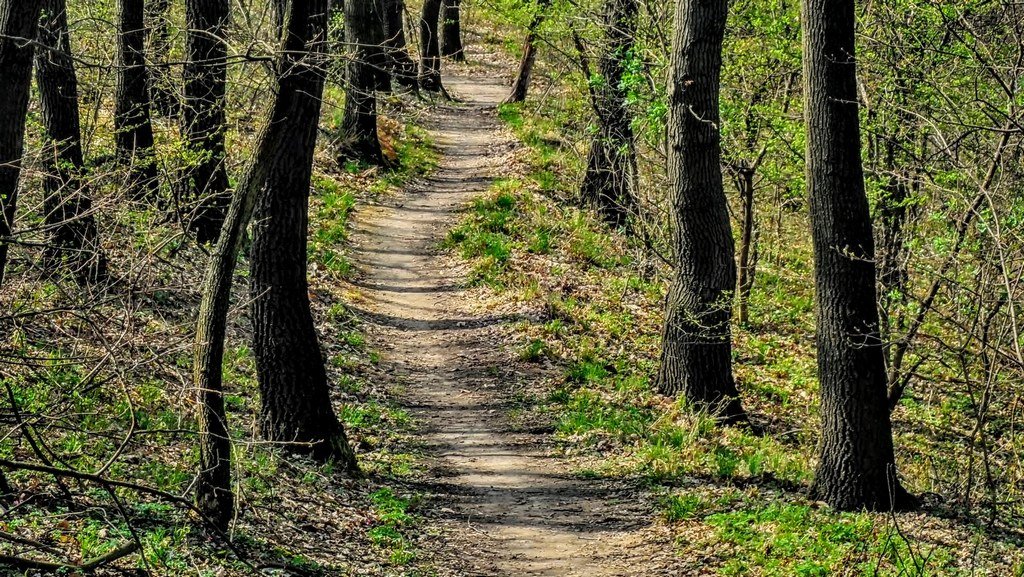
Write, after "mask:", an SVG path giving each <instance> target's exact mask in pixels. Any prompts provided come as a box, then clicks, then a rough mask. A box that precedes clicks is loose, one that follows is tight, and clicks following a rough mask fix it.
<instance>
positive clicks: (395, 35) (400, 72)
mask: <svg viewBox="0 0 1024 577" xmlns="http://www.w3.org/2000/svg"><path fill="white" fill-rule="evenodd" d="M383 6H384V48H385V50H386V53H387V57H388V67H389V69H390V71H391V75H392V77H393V78H394V79H395V82H397V83H398V85H399V86H405V87H407V88H412V89H416V88H417V87H418V86H419V84H418V82H417V79H416V62H414V61H413V59H412V57H410V56H409V47H408V45H407V42H406V39H405V21H404V18H403V15H404V14H405V0H383Z"/></svg>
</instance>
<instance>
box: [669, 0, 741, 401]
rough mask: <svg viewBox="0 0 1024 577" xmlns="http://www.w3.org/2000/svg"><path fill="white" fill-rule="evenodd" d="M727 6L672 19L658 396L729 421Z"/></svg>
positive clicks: (696, 1) (731, 285) (689, 7)
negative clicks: (721, 100)
mask: <svg viewBox="0 0 1024 577" xmlns="http://www.w3.org/2000/svg"><path fill="white" fill-rule="evenodd" d="M727 13H728V2H727V0H714V1H710V2H709V1H703V0H683V1H681V2H679V4H678V7H677V9H676V31H675V34H674V36H673V45H672V55H671V58H672V61H671V65H670V66H671V67H670V80H669V120H668V130H669V132H668V144H669V151H668V169H669V180H670V182H671V183H672V188H671V191H672V196H671V205H670V206H671V211H672V217H673V223H674V225H675V226H674V230H673V248H674V249H675V258H676V268H675V272H674V278H673V280H672V286H671V288H670V290H669V293H668V299H667V301H666V304H665V327H664V331H663V333H662V335H663V343H662V352H661V368H660V371H659V373H658V390H659V391H660V392H661V393H663V394H667V395H675V394H679V393H682V394H683V396H684V397H685V398H686V399H687V400H688V401H689V402H690V403H691V404H692V405H694V406H695V407H697V408H700V409H704V410H709V411H711V412H713V413H715V414H717V415H719V416H721V417H722V418H724V419H726V420H728V421H735V420H741V419H743V418H744V413H743V409H742V408H741V406H740V402H739V394H738V392H737V390H736V385H735V383H734V381H733V377H732V345H731V339H730V336H731V335H730V327H729V318H730V311H731V309H732V296H733V291H734V290H735V288H736V263H735V261H734V260H733V258H734V248H733V240H732V230H731V226H730V223H729V209H728V205H727V202H726V198H725V192H724V189H723V185H722V169H721V162H720V161H721V136H720V134H719V130H718V126H719V113H718V92H719V74H720V71H721V64H722V38H723V36H724V34H725V20H726V14H727Z"/></svg>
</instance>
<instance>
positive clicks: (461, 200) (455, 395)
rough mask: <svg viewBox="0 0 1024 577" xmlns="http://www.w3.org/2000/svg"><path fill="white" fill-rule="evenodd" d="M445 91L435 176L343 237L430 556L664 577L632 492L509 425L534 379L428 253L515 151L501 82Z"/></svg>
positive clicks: (433, 119) (493, 323)
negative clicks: (402, 433)
mask: <svg viewBox="0 0 1024 577" xmlns="http://www.w3.org/2000/svg"><path fill="white" fill-rule="evenodd" d="M445 82H446V85H447V87H448V89H449V90H450V91H451V92H452V93H453V94H454V95H456V96H457V97H458V98H459V99H461V100H462V102H461V103H458V104H449V105H441V106H438V107H437V108H436V109H435V110H434V111H432V112H431V113H430V115H429V118H428V123H427V128H428V129H430V130H431V132H432V136H433V138H434V140H435V142H436V143H437V145H438V146H439V148H440V152H441V154H442V158H441V161H440V166H439V168H438V170H437V171H436V172H435V173H434V174H432V175H431V176H430V177H429V178H427V179H424V180H423V181H421V182H419V183H416V184H414V185H412V186H410V187H408V190H406V191H405V192H403V193H402V194H400V195H399V196H398V197H397V198H394V199H390V200H389V201H387V202H386V204H385V206H379V207H373V208H369V209H364V210H361V211H360V212H359V214H357V216H356V221H355V226H354V231H353V235H352V247H353V249H352V250H353V255H352V256H353V261H354V262H355V263H356V265H357V266H358V268H359V269H360V273H361V278H360V280H358V281H356V282H355V283H353V284H355V285H356V288H357V289H358V291H359V293H360V298H359V299H358V300H356V301H355V302H354V303H353V305H354V307H355V309H356V310H357V313H358V314H360V315H361V316H362V318H363V320H364V322H365V323H366V324H367V325H368V328H369V331H368V332H369V337H370V345H371V346H372V347H374V348H375V349H376V350H378V351H380V353H381V365H382V367H383V371H384V374H388V375H392V376H393V378H394V379H395V380H396V382H397V384H398V385H400V387H401V390H402V393H401V397H402V402H404V403H405V404H406V406H407V407H408V409H409V410H410V411H411V412H412V414H413V416H414V418H415V419H416V420H417V422H418V423H419V424H420V427H419V430H418V431H417V434H418V437H419V439H420V440H421V441H422V442H423V444H424V445H425V446H426V450H427V453H428V454H429V455H430V456H431V458H432V460H433V466H432V467H431V471H430V473H429V476H430V478H428V479H426V482H425V483H424V485H425V486H428V487H429V492H430V493H433V495H432V497H433V499H432V502H433V503H435V505H436V507H435V509H436V510H437V511H440V513H438V515H437V518H435V519H431V523H433V524H435V525H436V526H432V527H430V528H429V529H430V530H433V531H437V533H438V536H437V537H436V538H432V539H429V540H427V545H426V547H427V548H428V549H430V551H428V553H429V554H430V556H431V557H432V558H434V560H435V561H436V563H437V565H438V570H439V571H440V574H441V575H459V576H462V575H479V576H484V575H487V576H490V575H516V576H520V575H530V576H534V575H536V576H554V575H558V576H573V575H578V576H583V575H586V576H613V575H672V574H674V573H673V572H672V571H671V570H669V569H668V567H669V566H670V565H671V563H672V545H671V544H670V543H665V542H664V540H665V539H664V534H663V533H662V532H661V531H659V530H658V529H657V528H656V527H653V526H652V523H653V518H654V513H653V512H652V510H651V509H650V506H649V504H645V503H644V500H643V499H638V498H637V493H636V490H635V489H633V488H631V487H628V486H626V485H622V486H616V484H615V483H611V482H607V481H605V482H601V481H589V480H580V479H578V478H575V477H573V475H572V474H571V467H570V466H569V464H568V463H567V462H565V460H564V459H562V458H560V457H558V456H556V455H555V454H554V453H553V452H552V450H551V446H550V442H549V435H547V434H537V433H530V432H528V431H516V430H514V429H513V428H512V426H511V425H510V423H509V419H508V417H507V405H506V403H507V401H508V400H509V393H510V391H512V390H515V389H516V388H517V387H519V386H520V385H521V384H522V381H523V380H524V379H529V378H536V375H534V376H533V377H530V373H529V372H528V371H522V370H517V369H516V367H515V361H514V360H513V359H512V356H511V355H510V354H509V352H508V351H506V350H504V349H503V348H502V346H501V335H500V331H499V326H500V324H501V323H502V322H503V321H504V320H505V319H502V318H499V317H493V316H478V315H475V314H474V313H473V312H472V307H471V306H470V303H468V302H466V300H467V299H466V293H465V289H464V284H465V283H464V280H465V279H464V278H463V275H462V273H461V272H460V271H459V270H458V268H457V267H454V266H452V265H451V262H450V261H449V260H448V259H447V258H446V257H445V256H444V255H442V254H440V251H439V250H438V245H439V243H440V242H441V240H442V239H443V238H444V235H445V233H446V231H447V230H448V228H449V227H450V226H451V225H452V223H453V222H455V221H456V219H457V217H458V212H459V209H460V208H461V207H462V206H463V205H464V204H465V203H466V202H467V201H469V200H470V199H472V198H473V197H474V196H476V195H478V194H480V193H482V192H484V191H485V190H487V189H488V187H489V185H490V183H491V182H492V181H493V179H494V178H495V177H497V176H500V175H502V174H503V173H504V172H506V171H507V170H508V169H507V165H508V162H507V161H508V158H509V153H510V151H511V150H512V149H513V148H514V146H515V144H514V142H513V141H512V139H511V138H510V137H509V136H508V135H507V134H506V133H505V132H504V131H503V130H502V128H501V127H500V125H499V121H498V119H497V117H496V112H495V107H496V105H497V103H498V102H500V100H501V99H502V98H503V97H504V96H505V94H506V93H507V91H508V87H507V86H506V85H504V84H502V83H500V82H499V81H498V80H497V79H495V78H493V77H491V78H486V77H455V78H447V79H446V80H445Z"/></svg>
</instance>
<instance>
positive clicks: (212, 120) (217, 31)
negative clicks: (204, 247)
mask: <svg viewBox="0 0 1024 577" xmlns="http://www.w3.org/2000/svg"><path fill="white" fill-rule="evenodd" d="M229 12H230V4H229V0H186V1H185V18H186V22H187V24H188V32H187V33H186V38H185V47H186V54H187V61H186V62H185V67H184V71H183V75H184V81H185V108H184V110H183V114H182V119H183V121H184V127H183V131H184V133H185V135H186V137H187V138H188V141H189V145H190V146H191V147H192V149H193V151H195V152H196V157H197V158H198V159H199V160H198V164H197V165H196V166H194V167H192V168H191V169H190V170H189V173H188V175H187V178H186V186H187V190H188V193H187V195H186V196H185V198H182V199H181V204H182V207H181V210H182V212H183V213H184V217H185V222H186V223H187V224H188V226H189V228H190V229H191V230H192V231H193V232H195V235H196V239H197V240H198V241H199V242H201V243H206V242H213V241H215V240H217V235H218V234H219V233H220V227H221V223H222V222H223V220H224V211H225V209H226V208H227V203H228V196H227V188H228V173H227V169H226V167H225V166H224V159H225V150H224V132H225V125H224V106H225V100H224V99H225V87H226V83H227V42H226V40H225V35H226V34H227V28H228V24H229Z"/></svg>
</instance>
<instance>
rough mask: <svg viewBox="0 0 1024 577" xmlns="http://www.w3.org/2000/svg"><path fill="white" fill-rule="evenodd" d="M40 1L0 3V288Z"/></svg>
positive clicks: (15, 197) (22, 148)
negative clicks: (0, 79) (0, 80)
mask: <svg viewBox="0 0 1024 577" xmlns="http://www.w3.org/2000/svg"><path fill="white" fill-rule="evenodd" d="M41 7H42V0H0V78H2V79H3V80H2V82H0V285H2V284H3V280H4V271H5V270H6V268H7V254H8V250H9V249H10V242H11V232H12V231H13V230H14V213H15V209H16V208H17V206H18V179H19V178H20V176H21V159H22V155H23V154H24V152H25V117H26V116H27V115H28V97H29V90H30V88H31V86H32V54H33V48H34V46H33V44H32V40H34V39H35V37H36V33H37V26H38V24H39V12H40V8H41Z"/></svg>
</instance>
